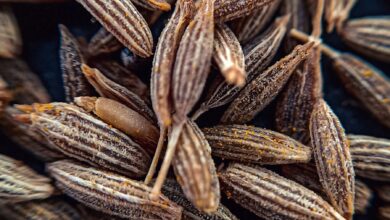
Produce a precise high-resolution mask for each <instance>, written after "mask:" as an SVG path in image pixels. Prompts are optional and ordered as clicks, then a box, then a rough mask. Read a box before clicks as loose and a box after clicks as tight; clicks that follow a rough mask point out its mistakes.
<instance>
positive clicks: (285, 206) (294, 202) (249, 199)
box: [219, 163, 344, 219]
mask: <svg viewBox="0 0 390 220" xmlns="http://www.w3.org/2000/svg"><path fill="white" fill-rule="evenodd" d="M219 177H220V181H221V185H222V191H223V192H224V193H225V194H226V195H227V197H228V198H229V199H233V200H234V201H235V202H236V203H238V204H239V205H241V206H242V207H244V208H246V209H248V210H250V211H251V212H253V213H255V214H256V215H257V216H259V217H261V218H264V219H344V218H343V217H341V216H340V214H339V213H337V212H336V210H334V209H333V207H332V206H331V205H329V204H328V203H327V202H326V201H325V200H323V199H322V198H321V197H320V196H318V195H317V194H315V193H314V192H312V191H311V190H308V189H306V188H305V187H304V186H301V185H299V184H297V183H295V182H294V181H291V180H288V179H285V178H283V177H281V176H279V175H278V174H276V173H274V172H272V171H269V170H267V169H265V168H261V167H257V166H256V167H251V166H246V165H241V164H237V163H234V164H231V165H229V167H228V168H227V169H226V170H225V171H223V172H221V173H220V174H219Z"/></svg>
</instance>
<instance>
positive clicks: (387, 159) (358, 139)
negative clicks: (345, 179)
mask: <svg viewBox="0 0 390 220" xmlns="http://www.w3.org/2000/svg"><path fill="white" fill-rule="evenodd" d="M348 139H349V142H350V145H351V148H350V151H351V155H352V160H353V166H354V169H355V170H356V175H358V176H361V177H364V178H368V179H373V180H379V181H386V182H390V140H388V139H383V138H375V137H369V136H362V135H349V136H348Z"/></svg>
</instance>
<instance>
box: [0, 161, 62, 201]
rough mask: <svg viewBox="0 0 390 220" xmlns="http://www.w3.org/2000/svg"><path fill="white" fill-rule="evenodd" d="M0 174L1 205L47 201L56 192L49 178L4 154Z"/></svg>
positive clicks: (0, 162) (0, 163) (0, 164)
mask: <svg viewBox="0 0 390 220" xmlns="http://www.w3.org/2000/svg"><path fill="white" fill-rule="evenodd" d="M0 174H1V181H0V204H1V205H4V204H7V203H16V202H23V201H30V200H34V199H45V198H48V197H49V196H51V194H52V193H53V191H54V188H53V187H52V186H51V185H50V179H49V178H47V177H45V176H42V175H40V174H37V173H36V172H35V171H34V170H32V169H31V168H29V167H28V166H26V165H24V164H23V163H22V162H20V161H17V160H15V159H13V158H10V157H8V156H5V155H3V154H0Z"/></svg>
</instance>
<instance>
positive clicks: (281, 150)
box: [202, 125, 312, 165]
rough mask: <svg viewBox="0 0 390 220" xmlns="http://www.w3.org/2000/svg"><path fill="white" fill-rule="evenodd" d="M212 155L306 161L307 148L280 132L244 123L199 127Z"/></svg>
mask: <svg viewBox="0 0 390 220" xmlns="http://www.w3.org/2000/svg"><path fill="white" fill-rule="evenodd" d="M202 130H203V132H204V134H205V136H206V139H207V141H208V142H209V143H210V145H211V148H212V154H213V156H216V157H220V158H222V159H227V160H233V161H241V162H244V163H256V164H267V165H275V164H289V163H306V162H309V161H310V160H311V153H312V152H311V149H310V148H309V147H307V146H304V145H303V144H301V143H299V142H297V141H295V140H293V139H292V138H289V137H288V136H285V135H283V134H280V133H277V132H274V131H271V130H267V129H261V128H256V127H253V126H246V125H226V126H216V127H212V128H205V129H202Z"/></svg>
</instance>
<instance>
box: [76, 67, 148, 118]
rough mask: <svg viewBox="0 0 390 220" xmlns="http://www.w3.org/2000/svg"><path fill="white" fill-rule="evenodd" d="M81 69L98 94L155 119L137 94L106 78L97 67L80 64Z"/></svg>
mask: <svg viewBox="0 0 390 220" xmlns="http://www.w3.org/2000/svg"><path fill="white" fill-rule="evenodd" d="M81 69H82V71H83V73H84V75H85V76H86V77H87V80H88V81H89V82H90V83H91V84H92V86H93V87H94V88H95V89H96V91H97V92H98V93H99V95H101V96H103V97H106V98H110V99H113V100H116V101H118V102H120V103H122V104H124V105H126V106H127V107H129V108H131V109H132V110H134V111H136V112H138V113H139V114H141V115H142V116H144V117H145V118H147V119H148V120H150V121H152V122H153V121H155V117H154V114H153V111H152V110H151V109H150V107H149V106H148V105H147V104H146V103H145V101H144V100H142V98H140V97H139V96H138V95H137V94H135V93H133V92H131V91H130V90H128V89H127V88H125V87H123V86H121V85H119V84H118V83H116V82H114V81H112V80H110V79H108V78H107V77H106V76H104V75H103V74H102V73H101V72H100V71H99V70H98V69H93V68H91V67H89V66H87V65H85V64H83V65H82V67H81Z"/></svg>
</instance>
